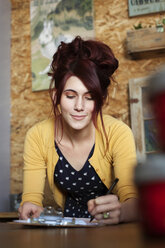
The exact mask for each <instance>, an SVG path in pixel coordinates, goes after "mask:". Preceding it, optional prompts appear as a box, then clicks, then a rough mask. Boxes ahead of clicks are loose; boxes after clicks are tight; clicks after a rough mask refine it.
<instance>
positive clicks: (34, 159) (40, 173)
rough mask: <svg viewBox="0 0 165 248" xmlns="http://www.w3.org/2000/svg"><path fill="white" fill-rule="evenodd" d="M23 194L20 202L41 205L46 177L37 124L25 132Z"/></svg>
mask: <svg viewBox="0 0 165 248" xmlns="http://www.w3.org/2000/svg"><path fill="white" fill-rule="evenodd" d="M23 158H24V168H23V195H22V202H21V205H22V204H23V203H24V202H31V203H33V204H36V205H39V206H42V200H43V192H44V185H45V177H46V165H45V158H44V145H43V141H42V135H41V132H40V129H39V125H37V124H36V125H35V126H34V127H32V128H31V129H29V131H28V132H27V135H26V138H25V144H24V155H23Z"/></svg>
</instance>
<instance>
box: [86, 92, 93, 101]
mask: <svg viewBox="0 0 165 248" xmlns="http://www.w3.org/2000/svg"><path fill="white" fill-rule="evenodd" d="M85 99H87V100H89V101H92V100H93V97H92V96H91V94H89V93H88V94H86V95H85Z"/></svg>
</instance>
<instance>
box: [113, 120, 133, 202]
mask: <svg viewBox="0 0 165 248" xmlns="http://www.w3.org/2000/svg"><path fill="white" fill-rule="evenodd" d="M113 137H114V140H113V155H112V157H113V167H114V176H115V177H117V178H119V182H118V184H117V187H116V189H117V194H118V196H119V199H120V201H121V202H123V201H125V200H127V199H129V198H136V197H137V190H136V186H135V184H134V167H135V165H136V149H135V142H134V137H133V133H132V130H131V129H130V128H129V127H128V126H127V125H126V124H124V123H122V125H118V127H116V128H115V130H114V136H113Z"/></svg>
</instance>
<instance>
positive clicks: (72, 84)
mask: <svg viewBox="0 0 165 248" xmlns="http://www.w3.org/2000/svg"><path fill="white" fill-rule="evenodd" d="M69 89H72V90H74V91H77V92H79V91H84V92H87V91H88V89H87V88H86V86H85V85H84V84H83V82H82V81H81V80H80V79H79V78H78V77H76V76H71V77H70V78H68V80H67V81H66V84H65V86H64V90H69Z"/></svg>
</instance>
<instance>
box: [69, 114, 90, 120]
mask: <svg viewBox="0 0 165 248" xmlns="http://www.w3.org/2000/svg"><path fill="white" fill-rule="evenodd" d="M71 116H72V118H73V119H75V120H78V121H81V120H83V119H84V118H85V117H86V115H71Z"/></svg>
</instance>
